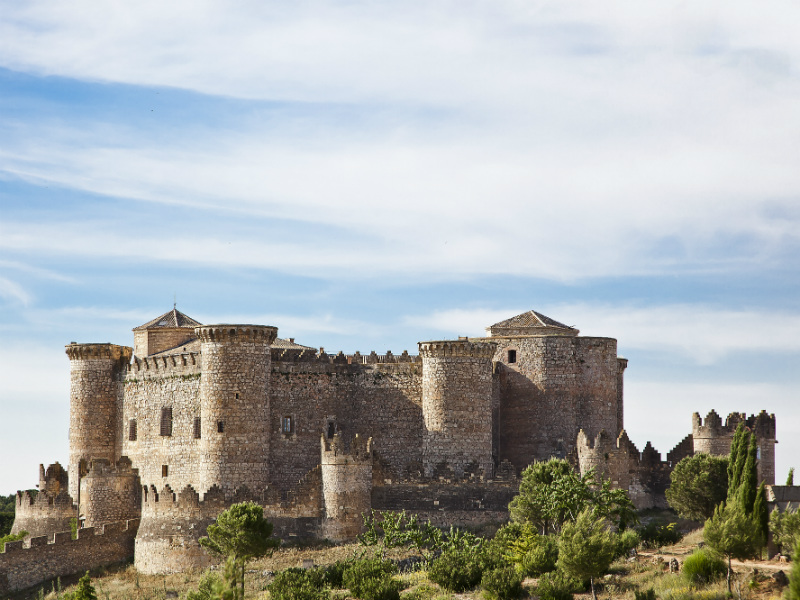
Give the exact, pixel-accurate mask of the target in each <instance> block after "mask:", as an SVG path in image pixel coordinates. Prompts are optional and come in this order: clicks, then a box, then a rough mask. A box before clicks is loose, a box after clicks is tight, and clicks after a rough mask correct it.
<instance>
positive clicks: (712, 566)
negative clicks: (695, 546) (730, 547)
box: [683, 549, 728, 586]
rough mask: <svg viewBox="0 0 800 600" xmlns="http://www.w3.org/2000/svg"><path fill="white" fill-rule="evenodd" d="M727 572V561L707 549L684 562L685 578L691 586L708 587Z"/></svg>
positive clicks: (697, 552) (699, 551) (693, 554)
mask: <svg viewBox="0 0 800 600" xmlns="http://www.w3.org/2000/svg"><path fill="white" fill-rule="evenodd" d="M727 572H728V567H727V565H726V564H725V561H724V560H722V559H721V558H720V557H719V556H717V555H716V554H713V553H712V552H710V551H708V550H706V549H701V550H696V551H695V552H694V553H692V554H691V555H689V556H688V557H686V560H685V561H683V576H684V577H685V578H686V580H687V581H688V582H689V584H690V585H695V586H702V585H707V584H709V583H711V582H713V581H716V580H717V579H720V578H722V577H724V576H725V574H726V573H727Z"/></svg>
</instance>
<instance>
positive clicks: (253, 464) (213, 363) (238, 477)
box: [195, 325, 278, 493]
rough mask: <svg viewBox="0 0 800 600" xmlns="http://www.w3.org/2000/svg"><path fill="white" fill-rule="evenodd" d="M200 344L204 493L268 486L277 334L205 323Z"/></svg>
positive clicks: (272, 330)
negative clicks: (272, 347) (271, 389)
mask: <svg viewBox="0 0 800 600" xmlns="http://www.w3.org/2000/svg"><path fill="white" fill-rule="evenodd" d="M195 334H196V335H197V337H198V338H199V340H200V343H201V350H200V351H201V375H200V419H201V427H200V430H201V434H200V438H201V440H200V441H201V443H200V454H201V456H202V459H201V464H200V469H199V471H200V478H199V479H200V490H201V491H202V492H205V491H207V490H208V489H210V488H211V487H212V486H214V485H217V486H219V487H220V488H221V489H222V490H223V491H225V492H232V491H233V490H234V489H235V488H239V487H242V486H246V487H247V488H249V489H250V490H252V491H253V492H256V493H258V492H259V491H261V492H263V490H265V489H266V487H267V484H268V483H269V446H270V423H269V374H270V344H272V342H273V341H275V338H276V336H277V334H278V330H277V328H275V327H266V326H263V325H206V326H203V327H197V328H196V329H195Z"/></svg>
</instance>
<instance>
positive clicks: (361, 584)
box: [342, 558, 401, 600]
mask: <svg viewBox="0 0 800 600" xmlns="http://www.w3.org/2000/svg"><path fill="white" fill-rule="evenodd" d="M396 568H397V567H396V566H395V564H394V563H393V562H392V561H390V560H381V559H379V558H363V559H361V560H356V561H353V562H351V563H350V564H349V565H348V566H347V567H346V568H345V569H344V573H343V575H342V583H343V585H344V586H345V587H346V588H347V589H348V590H350V593H351V594H353V596H355V597H356V598H361V600H398V598H399V597H400V588H401V584H400V583H399V582H397V581H394V580H392V573H394V572H395V570H396Z"/></svg>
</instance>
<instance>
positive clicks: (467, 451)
mask: <svg viewBox="0 0 800 600" xmlns="http://www.w3.org/2000/svg"><path fill="white" fill-rule="evenodd" d="M496 347H497V344H495V343H493V342H471V341H469V340H466V339H463V340H457V341H440V342H420V343H419V353H420V356H422V414H423V418H424V419H425V431H424V432H423V441H422V444H423V445H422V457H423V466H424V468H425V474H426V475H428V476H431V475H434V474H435V473H436V472H437V471H438V470H439V469H441V468H445V469H448V467H449V469H452V471H453V472H454V474H455V475H456V476H457V477H462V476H463V475H464V474H465V472H466V471H469V470H472V469H475V468H477V469H478V470H482V471H483V474H484V475H485V476H486V477H491V476H492V470H493V469H492V467H493V463H492V357H493V356H494V352H495V349H496Z"/></svg>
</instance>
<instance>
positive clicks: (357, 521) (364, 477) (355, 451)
mask: <svg viewBox="0 0 800 600" xmlns="http://www.w3.org/2000/svg"><path fill="white" fill-rule="evenodd" d="M329 441H330V443H328V442H329ZM321 444H322V457H321V466H322V495H323V499H324V502H325V518H324V519H323V521H322V536H323V537H325V538H327V539H329V540H332V541H334V542H343V541H348V540H353V539H355V538H356V536H358V534H360V533H361V532H362V529H363V524H364V518H363V514H364V513H369V511H370V509H371V508H372V438H368V439H366V440H365V439H363V438H361V437H360V436H359V435H358V434H356V435H355V437H354V438H353V441H352V442H351V444H350V449H349V452H348V451H347V449H346V448H345V447H344V443H343V442H342V439H341V436H340V435H339V434H338V433H337V434H336V435H334V436H333V439H331V440H326V439H325V436H324V435H323V436H322V441H321Z"/></svg>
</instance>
